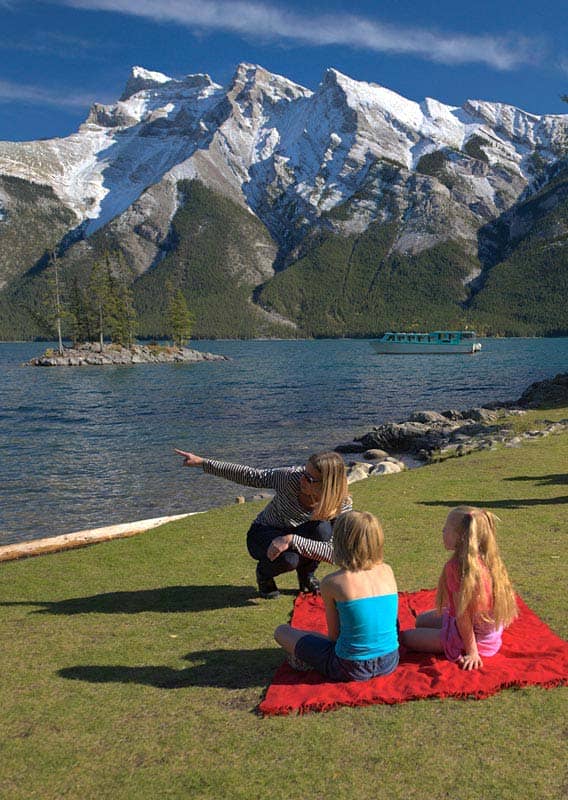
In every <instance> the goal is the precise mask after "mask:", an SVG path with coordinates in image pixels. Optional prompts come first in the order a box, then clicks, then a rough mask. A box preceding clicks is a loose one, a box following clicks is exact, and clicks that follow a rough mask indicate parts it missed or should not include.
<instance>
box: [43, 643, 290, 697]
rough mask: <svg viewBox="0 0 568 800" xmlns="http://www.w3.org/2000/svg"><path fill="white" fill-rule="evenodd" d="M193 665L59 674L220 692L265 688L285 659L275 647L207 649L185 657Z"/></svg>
mask: <svg viewBox="0 0 568 800" xmlns="http://www.w3.org/2000/svg"><path fill="white" fill-rule="evenodd" d="M184 658H185V660H186V661H191V662H199V663H193V664H191V666H189V667H186V668H185V669H174V668H173V667H167V666H150V665H149V666H144V667H125V666H112V665H109V666H96V665H85V666H76V667H66V668H64V669H60V670H58V672H57V675H59V676H60V677H62V678H67V679H68V680H75V681H88V682H89V683H139V684H141V685H143V686H154V687H155V688H156V689H183V688H184V687H186V686H210V687H216V688H220V689H247V688H256V687H259V688H262V687H264V686H265V685H266V684H267V683H268V682H269V681H270V680H271V678H272V675H273V673H274V670H275V669H276V667H278V666H279V665H280V664H281V663H282V660H283V654H282V651H281V650H278V649H277V648H276V646H275V647H273V648H270V649H269V648H263V649H260V648H259V649H257V650H203V651H200V652H195V653H189V654H188V655H186V656H184Z"/></svg>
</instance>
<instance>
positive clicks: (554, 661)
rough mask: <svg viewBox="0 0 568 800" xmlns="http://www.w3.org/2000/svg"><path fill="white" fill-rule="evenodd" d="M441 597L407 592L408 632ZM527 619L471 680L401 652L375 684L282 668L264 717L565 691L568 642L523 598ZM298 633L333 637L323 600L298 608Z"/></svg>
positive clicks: (432, 658) (522, 616) (404, 622)
mask: <svg viewBox="0 0 568 800" xmlns="http://www.w3.org/2000/svg"><path fill="white" fill-rule="evenodd" d="M435 594H436V592H435V590H433V589H422V590H420V591H419V592H412V593H409V592H401V593H400V595H399V621H400V627H401V629H402V630H404V629H406V628H413V627H414V620H415V618H416V616H417V614H420V613H421V612H423V611H428V610H429V609H431V608H434V605H435V601H434V598H435ZM517 603H518V607H519V612H520V613H519V617H518V618H517V619H516V620H515V621H514V622H513V624H512V625H511V626H510V627H509V628H507V629H506V630H505V631H504V633H503V646H502V647H501V650H500V651H499V653H497V655H495V656H493V657H492V658H487V659H484V662H483V667H482V668H481V669H479V670H473V671H471V672H466V671H464V670H462V669H460V667H459V666H458V665H457V664H453V663H451V662H450V661H447V660H446V659H445V658H444V657H443V656H438V655H431V654H429V653H412V652H410V651H408V650H405V648H403V647H401V654H400V655H401V657H400V664H399V666H398V667H397V669H396V670H395V671H394V672H393V673H392V674H391V675H387V676H386V677H379V678H372V679H371V680H369V681H359V682H355V681H353V682H351V683H332V682H331V681H328V680H327V679H326V678H324V677H323V676H322V675H320V674H319V673H318V672H316V671H315V670H310V671H309V672H299V671H297V670H294V669H292V667H290V666H289V665H288V663H287V662H285V663H284V664H282V666H281V667H279V668H278V670H277V671H276V674H275V675H274V678H273V680H272V683H271V684H270V686H269V687H268V691H267V693H266V697H265V698H264V700H263V701H262V702H261V703H260V705H259V709H258V710H259V711H260V712H261V713H262V714H265V715H268V714H290V713H292V712H305V711H328V710H331V709H333V708H336V707H338V706H365V705H372V704H374V703H402V702H405V701H406V700H418V699H421V698H426V697H458V698H464V699H465V698H476V699H479V698H482V697H489V696H490V695H492V694H495V693H496V692H498V691H500V690H501V689H506V688H508V687H511V686H546V687H552V686H560V685H563V684H566V683H567V682H568V642H565V641H564V640H563V639H561V638H560V637H558V636H557V635H556V634H555V633H553V632H552V631H551V630H550V628H549V627H548V626H547V625H546V624H545V623H544V622H543V621H542V620H541V619H539V617H537V615H536V614H535V613H534V611H531V609H530V608H529V607H528V606H527V605H526V604H525V603H524V602H523V601H522V600H521V598H519V597H517ZM292 625H293V626H294V627H295V628H303V629H305V630H310V631H315V632H319V633H325V632H326V623H325V613H324V607H323V602H322V599H321V597H319V596H314V595H298V597H297V598H296V601H295V603H294V611H293V614H292Z"/></svg>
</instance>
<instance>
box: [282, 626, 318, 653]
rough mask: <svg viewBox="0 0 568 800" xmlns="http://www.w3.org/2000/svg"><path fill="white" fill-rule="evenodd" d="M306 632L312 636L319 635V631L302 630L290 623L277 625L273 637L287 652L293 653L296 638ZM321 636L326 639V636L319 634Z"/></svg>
mask: <svg viewBox="0 0 568 800" xmlns="http://www.w3.org/2000/svg"><path fill="white" fill-rule="evenodd" d="M308 633H309V634H311V635H312V636H321V634H320V633H314V631H303V630H300V628H293V627H292V626H291V625H279V626H278V627H277V628H276V630H275V631H274V638H275V639H276V641H277V642H278V644H279V645H280V647H282V648H283V649H284V650H285V651H286V652H287V653H291V654H292V655H294V650H295V649H296V645H297V643H298V640H299V639H301V638H302V636H306V635H307V634H308ZM321 638H322V639H327V636H321Z"/></svg>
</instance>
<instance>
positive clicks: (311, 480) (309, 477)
mask: <svg viewBox="0 0 568 800" xmlns="http://www.w3.org/2000/svg"><path fill="white" fill-rule="evenodd" d="M302 475H303V477H304V478H305V479H306V480H307V482H308V483H321V478H314V476H313V475H310V473H309V472H306V470H304V471H303V473H302Z"/></svg>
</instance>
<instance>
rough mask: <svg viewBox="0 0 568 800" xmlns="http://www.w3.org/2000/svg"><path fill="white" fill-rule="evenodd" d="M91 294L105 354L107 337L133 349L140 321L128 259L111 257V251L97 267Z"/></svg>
mask: <svg viewBox="0 0 568 800" xmlns="http://www.w3.org/2000/svg"><path fill="white" fill-rule="evenodd" d="M87 292H88V297H89V300H90V302H91V305H92V309H93V313H94V318H95V325H94V326H93V327H94V328H95V330H96V331H97V336H98V339H99V345H100V351H101V353H102V352H103V349H104V339H105V336H109V337H110V340H111V341H112V342H113V343H115V344H120V345H122V346H123V347H131V346H132V345H133V343H134V336H135V331H136V322H137V317H136V310H135V308H134V301H133V296H132V291H131V289H130V287H129V285H128V276H127V270H126V264H125V261H124V256H123V255H122V253H121V252H120V251H117V252H115V253H112V254H111V253H109V252H108V250H107V251H105V253H104V256H103V258H102V259H101V260H99V261H96V262H95V263H94V264H93V269H92V270H91V276H90V279H89V285H88V290H87Z"/></svg>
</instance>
